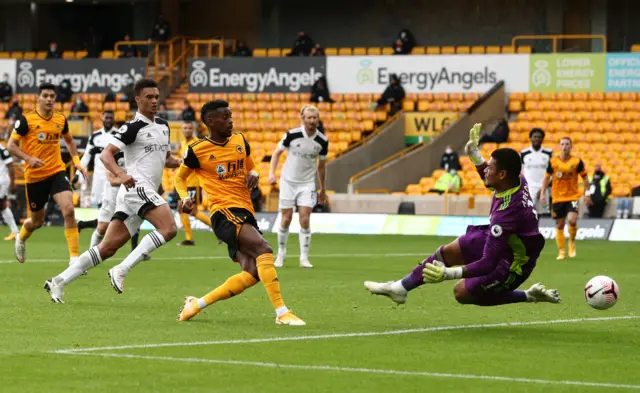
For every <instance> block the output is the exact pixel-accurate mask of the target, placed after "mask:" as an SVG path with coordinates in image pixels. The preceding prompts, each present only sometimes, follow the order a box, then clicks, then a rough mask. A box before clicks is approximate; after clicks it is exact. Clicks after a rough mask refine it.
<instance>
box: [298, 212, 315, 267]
mask: <svg viewBox="0 0 640 393" xmlns="http://www.w3.org/2000/svg"><path fill="white" fill-rule="evenodd" d="M312 210H313V207H309V206H299V207H298V216H299V218H300V234H299V237H298V239H299V240H300V267H305V268H312V267H313V265H311V262H309V249H310V248H311V226H310V223H311V211H312Z"/></svg>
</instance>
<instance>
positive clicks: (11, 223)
mask: <svg viewBox="0 0 640 393" xmlns="http://www.w3.org/2000/svg"><path fill="white" fill-rule="evenodd" d="M0 206H2V208H3V209H2V219H3V220H4V222H5V223H6V224H7V226H8V227H9V230H10V231H11V234H10V235H9V236H7V237H5V238H4V240H13V239H15V238H16V237H17V236H18V226H17V225H16V219H15V217H14V216H13V212H12V211H11V202H9V201H8V200H6V199H4V198H2V199H1V200H0Z"/></svg>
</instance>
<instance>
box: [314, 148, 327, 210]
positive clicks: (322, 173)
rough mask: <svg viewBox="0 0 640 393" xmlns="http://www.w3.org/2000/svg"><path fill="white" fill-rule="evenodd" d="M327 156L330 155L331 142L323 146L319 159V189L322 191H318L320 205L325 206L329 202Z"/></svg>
mask: <svg viewBox="0 0 640 393" xmlns="http://www.w3.org/2000/svg"><path fill="white" fill-rule="evenodd" d="M327 154H329V142H328V141H327V143H326V144H325V145H323V146H322V150H320V154H319V157H318V171H317V176H318V187H320V190H319V191H318V203H319V204H324V203H325V202H326V201H327V189H326V181H327Z"/></svg>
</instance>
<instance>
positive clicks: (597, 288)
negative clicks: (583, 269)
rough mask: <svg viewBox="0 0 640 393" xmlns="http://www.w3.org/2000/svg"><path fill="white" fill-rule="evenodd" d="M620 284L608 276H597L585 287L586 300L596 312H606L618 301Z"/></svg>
mask: <svg viewBox="0 0 640 393" xmlns="http://www.w3.org/2000/svg"><path fill="white" fill-rule="evenodd" d="M619 295H620V291H619V288H618V284H617V283H616V282H615V281H614V280H613V279H612V278H611V277H607V276H595V277H594V278H592V279H591V280H589V282H588V283H587V285H586V286H585V287H584V298H585V300H586V301H587V303H588V304H589V305H590V306H591V307H593V308H595V309H596V310H606V309H608V308H611V307H613V306H614V305H615V304H616V302H617V301H618V296H619Z"/></svg>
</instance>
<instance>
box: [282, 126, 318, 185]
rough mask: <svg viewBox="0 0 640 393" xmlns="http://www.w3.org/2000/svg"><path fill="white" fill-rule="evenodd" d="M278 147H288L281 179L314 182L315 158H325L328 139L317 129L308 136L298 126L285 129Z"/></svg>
mask: <svg viewBox="0 0 640 393" xmlns="http://www.w3.org/2000/svg"><path fill="white" fill-rule="evenodd" d="M278 147H279V148H280V149H281V150H284V149H289V154H288V155H287V159H286V161H285V162H284V167H283V168H282V175H281V180H284V181H286V182H289V183H294V184H303V183H314V182H315V180H316V169H317V160H318V158H320V159H321V160H326V159H327V153H328V152H329V140H328V139H327V137H326V136H325V135H324V134H323V133H321V132H320V131H318V130H316V133H315V134H314V135H312V136H309V135H308V134H307V132H306V131H305V130H304V128H303V127H298V128H294V129H293V130H289V131H287V133H286V134H284V137H282V140H281V141H280V143H279V144H278Z"/></svg>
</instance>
